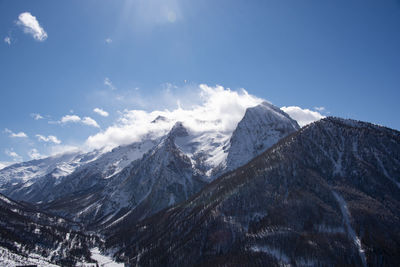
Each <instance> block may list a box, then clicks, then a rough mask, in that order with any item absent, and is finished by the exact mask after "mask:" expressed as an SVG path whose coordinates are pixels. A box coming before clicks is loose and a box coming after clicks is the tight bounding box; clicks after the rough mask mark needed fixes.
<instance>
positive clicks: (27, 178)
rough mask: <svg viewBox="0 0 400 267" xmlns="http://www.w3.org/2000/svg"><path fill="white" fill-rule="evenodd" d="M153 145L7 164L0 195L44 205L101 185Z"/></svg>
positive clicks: (148, 143)
mask: <svg viewBox="0 0 400 267" xmlns="http://www.w3.org/2000/svg"><path fill="white" fill-rule="evenodd" d="M156 143H157V141H156V140H151V139H148V140H147V139H146V140H144V141H143V142H138V143H133V144H131V145H127V146H119V147H116V148H114V149H113V150H112V151H109V152H104V151H103V150H94V151H92V152H88V153H78V152H76V153H68V154H65V155H59V156H53V157H48V158H45V159H41V160H33V161H28V162H25V163H20V164H15V165H11V166H9V167H7V168H5V169H3V170H1V171H0V177H1V180H2V181H3V184H1V185H0V192H1V193H3V194H6V195H7V196H9V197H11V198H13V199H16V200H24V201H28V202H48V201H51V200H54V199H57V198H60V197H63V196H65V195H68V194H70V193H74V192H78V191H82V190H85V189H87V188H90V187H92V186H93V185H95V184H97V183H98V184H101V183H104V182H103V180H106V179H108V178H110V177H112V176H114V175H116V174H117V173H119V172H120V171H122V170H123V169H124V168H125V167H126V166H128V165H129V164H130V163H131V162H132V161H134V160H136V159H138V158H140V157H141V156H142V155H143V154H144V153H145V152H146V151H148V150H149V149H150V148H152V147H153V146H154V145H155V144H156Z"/></svg>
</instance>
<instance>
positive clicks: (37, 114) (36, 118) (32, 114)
mask: <svg viewBox="0 0 400 267" xmlns="http://www.w3.org/2000/svg"><path fill="white" fill-rule="evenodd" d="M31 117H32V118H33V119H34V120H41V119H43V116H42V115H40V114H39V113H31Z"/></svg>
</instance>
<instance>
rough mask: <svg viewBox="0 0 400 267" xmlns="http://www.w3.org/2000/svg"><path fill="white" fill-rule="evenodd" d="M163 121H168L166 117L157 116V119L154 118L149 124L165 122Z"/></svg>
mask: <svg viewBox="0 0 400 267" xmlns="http://www.w3.org/2000/svg"><path fill="white" fill-rule="evenodd" d="M165 121H168V118H167V117H164V116H161V115H158V116H157V118H155V119H154V120H152V121H151V123H157V122H165Z"/></svg>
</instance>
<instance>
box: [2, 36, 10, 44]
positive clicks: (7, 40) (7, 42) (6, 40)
mask: <svg viewBox="0 0 400 267" xmlns="http://www.w3.org/2000/svg"><path fill="white" fill-rule="evenodd" d="M4 42H5V43H6V44H8V45H11V38H10V37H9V36H7V37H5V38H4Z"/></svg>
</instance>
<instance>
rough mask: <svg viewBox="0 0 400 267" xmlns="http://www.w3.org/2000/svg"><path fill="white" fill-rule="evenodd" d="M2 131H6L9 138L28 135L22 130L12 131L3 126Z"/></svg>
mask: <svg viewBox="0 0 400 267" xmlns="http://www.w3.org/2000/svg"><path fill="white" fill-rule="evenodd" d="M4 132H6V133H7V134H9V135H8V136H9V137H11V138H27V137H28V135H27V134H26V133H24V132H19V133H14V132H13V131H11V130H9V129H7V128H5V129H4Z"/></svg>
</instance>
